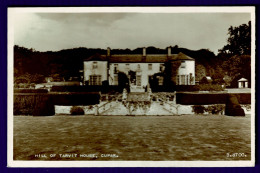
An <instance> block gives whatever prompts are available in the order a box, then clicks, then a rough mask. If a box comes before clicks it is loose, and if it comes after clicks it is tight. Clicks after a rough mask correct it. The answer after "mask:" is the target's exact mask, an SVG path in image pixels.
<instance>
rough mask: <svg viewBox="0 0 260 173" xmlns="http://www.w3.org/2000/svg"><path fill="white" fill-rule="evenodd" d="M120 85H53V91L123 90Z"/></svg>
mask: <svg viewBox="0 0 260 173" xmlns="http://www.w3.org/2000/svg"><path fill="white" fill-rule="evenodd" d="M122 91H123V88H121V87H120V86H102V85H101V86H90V85H88V86H53V87H52V88H51V92H102V93H108V92H122Z"/></svg>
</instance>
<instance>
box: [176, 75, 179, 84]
mask: <svg viewBox="0 0 260 173" xmlns="http://www.w3.org/2000/svg"><path fill="white" fill-rule="evenodd" d="M176 85H180V75H177V80H176Z"/></svg>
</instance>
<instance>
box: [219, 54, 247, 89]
mask: <svg viewBox="0 0 260 173" xmlns="http://www.w3.org/2000/svg"><path fill="white" fill-rule="evenodd" d="M222 67H223V69H224V70H225V71H227V75H228V76H230V77H231V80H232V81H233V82H232V83H233V84H232V86H237V80H238V79H240V78H241V77H244V78H246V79H248V82H249V84H250V82H251V56H250V55H240V56H239V55H235V56H232V57H231V58H229V59H228V60H227V61H225V62H224V63H223V65H222Z"/></svg>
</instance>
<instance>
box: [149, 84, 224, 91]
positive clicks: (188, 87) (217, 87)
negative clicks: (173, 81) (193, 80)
mask: <svg viewBox="0 0 260 173" xmlns="http://www.w3.org/2000/svg"><path fill="white" fill-rule="evenodd" d="M223 90H224V89H223V88H222V86H220V85H214V84H200V85H172V86H170V85H169V86H156V87H152V91H153V92H173V91H223Z"/></svg>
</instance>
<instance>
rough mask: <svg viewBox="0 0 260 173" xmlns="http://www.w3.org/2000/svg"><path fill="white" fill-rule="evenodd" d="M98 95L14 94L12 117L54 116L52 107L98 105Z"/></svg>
mask: <svg viewBox="0 0 260 173" xmlns="http://www.w3.org/2000/svg"><path fill="white" fill-rule="evenodd" d="M99 98H100V94H99V93H71V94H54V93H52V94H47V93H46V94H45V93H38V94H36V93H15V94H14V109H13V111H14V115H35V116H38V115H43V116H47V115H54V105H94V104H98V103H99Z"/></svg>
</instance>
